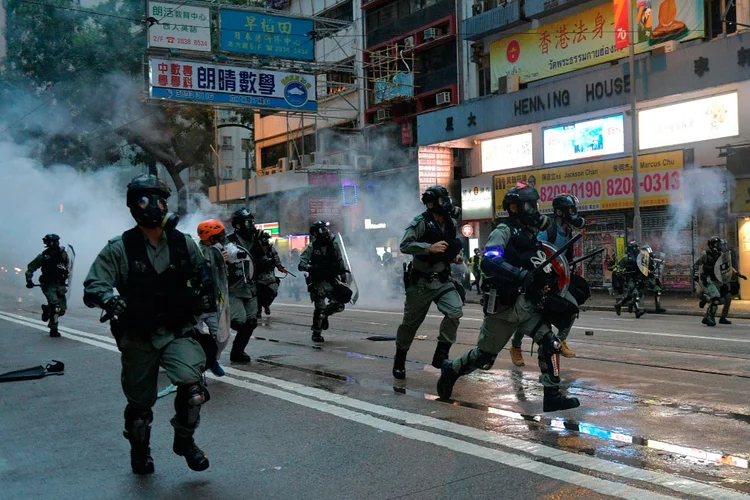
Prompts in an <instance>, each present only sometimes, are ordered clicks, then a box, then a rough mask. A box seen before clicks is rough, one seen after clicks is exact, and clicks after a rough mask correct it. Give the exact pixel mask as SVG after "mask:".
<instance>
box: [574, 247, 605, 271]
mask: <svg viewBox="0 0 750 500" xmlns="http://www.w3.org/2000/svg"><path fill="white" fill-rule="evenodd" d="M603 251H604V247H601V248H600V249H599V250H594V251H593V252H591V253H590V254H588V255H584V256H582V257H578V258H577V259H575V260H573V261H571V262H570V267H573V266H575V265H576V264H578V263H579V262H582V261H584V260H587V259H590V258H592V257H596V256H597V255H599V254H600V253H602V252H603Z"/></svg>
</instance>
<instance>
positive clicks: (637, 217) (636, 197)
mask: <svg viewBox="0 0 750 500" xmlns="http://www.w3.org/2000/svg"><path fill="white" fill-rule="evenodd" d="M628 2H629V3H630V5H629V7H630V8H629V12H628V32H629V33H630V44H629V54H628V62H629V66H630V125H631V133H630V136H631V139H630V140H631V146H632V148H633V152H632V157H633V158H632V162H633V210H634V212H635V213H634V216H633V232H634V233H635V241H637V242H638V243H642V241H641V236H642V234H641V193H640V184H639V179H638V177H639V176H638V113H637V111H636V95H635V91H636V87H637V85H636V82H635V37H636V34H637V33H636V24H635V22H634V21H635V9H634V8H633V7H634V6H635V2H633V1H631V0H628Z"/></svg>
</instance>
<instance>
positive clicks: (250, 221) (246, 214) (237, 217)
mask: <svg viewBox="0 0 750 500" xmlns="http://www.w3.org/2000/svg"><path fill="white" fill-rule="evenodd" d="M232 227H233V228H234V230H235V232H236V233H237V234H239V235H240V236H241V237H243V238H245V239H246V240H249V239H251V238H252V237H253V236H254V235H255V233H257V232H258V230H257V229H256V228H255V216H254V215H253V214H252V213H251V212H250V211H249V210H248V209H247V208H240V209H239V210H236V211H235V212H234V213H233V214H232Z"/></svg>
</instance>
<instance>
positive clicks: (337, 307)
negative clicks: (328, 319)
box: [323, 302, 345, 316]
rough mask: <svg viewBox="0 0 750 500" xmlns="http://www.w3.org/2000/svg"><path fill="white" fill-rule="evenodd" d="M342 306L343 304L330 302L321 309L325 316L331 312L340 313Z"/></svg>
mask: <svg viewBox="0 0 750 500" xmlns="http://www.w3.org/2000/svg"><path fill="white" fill-rule="evenodd" d="M344 307H345V306H344V304H341V303H339V302H334V303H332V304H328V305H327V306H326V307H325V309H323V314H325V315H326V316H330V315H331V314H336V313H340V312H341V311H343V310H344Z"/></svg>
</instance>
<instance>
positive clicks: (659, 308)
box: [654, 297, 667, 314]
mask: <svg viewBox="0 0 750 500" xmlns="http://www.w3.org/2000/svg"><path fill="white" fill-rule="evenodd" d="M654 308H655V309H656V314H664V313H665V312H667V310H666V309H664V308H663V307H662V306H661V300H659V297H654Z"/></svg>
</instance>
